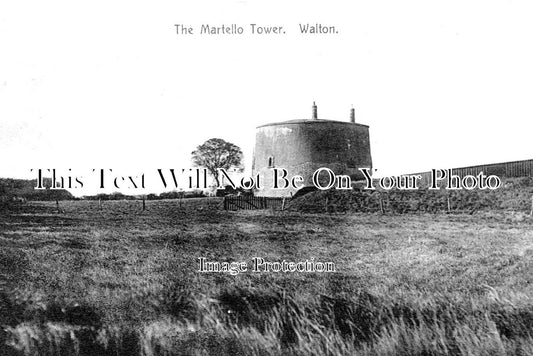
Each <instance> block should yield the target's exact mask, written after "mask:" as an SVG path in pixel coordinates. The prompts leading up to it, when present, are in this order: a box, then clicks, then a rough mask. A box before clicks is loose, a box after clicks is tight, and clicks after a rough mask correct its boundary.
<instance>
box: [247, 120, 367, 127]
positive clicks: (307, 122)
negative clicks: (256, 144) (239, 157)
mask: <svg viewBox="0 0 533 356" xmlns="http://www.w3.org/2000/svg"><path fill="white" fill-rule="evenodd" d="M323 124H343V125H350V126H352V125H358V126H364V127H369V126H368V125H364V124H360V123H357V122H355V123H354V122H349V121H337V120H323V119H296V120H287V121H280V122H271V123H269V124H264V125H259V126H257V128H260V127H265V126H275V125H323Z"/></svg>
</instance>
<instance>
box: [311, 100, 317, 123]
mask: <svg viewBox="0 0 533 356" xmlns="http://www.w3.org/2000/svg"><path fill="white" fill-rule="evenodd" d="M312 119H313V120H318V109H317V107H316V104H315V102H314V101H313V118H312Z"/></svg>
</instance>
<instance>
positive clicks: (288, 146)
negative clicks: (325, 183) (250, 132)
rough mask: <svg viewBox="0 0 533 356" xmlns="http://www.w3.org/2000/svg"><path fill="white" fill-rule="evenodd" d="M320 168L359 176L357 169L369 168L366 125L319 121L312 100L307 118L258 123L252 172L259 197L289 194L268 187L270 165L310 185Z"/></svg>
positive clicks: (352, 121)
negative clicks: (257, 178) (258, 182)
mask: <svg viewBox="0 0 533 356" xmlns="http://www.w3.org/2000/svg"><path fill="white" fill-rule="evenodd" d="M322 167H327V168H329V169H331V170H332V171H334V172H335V174H337V175H339V174H343V175H349V176H350V177H352V179H353V180H359V179H363V176H362V174H361V172H360V171H359V168H372V156H371V154H370V137H369V132H368V126H367V125H363V124H359V123H356V122H355V110H354V109H353V108H352V109H351V110H350V121H333V120H321V119H319V118H318V108H317V106H316V105H315V103H313V106H312V114H311V118H310V119H300V120H289V121H283V122H276V123H272V124H267V125H262V126H258V127H257V130H256V136H255V150H254V157H253V163H252V171H253V174H254V175H255V174H260V175H261V178H262V182H263V184H262V186H263V187H264V188H263V189H261V190H257V191H256V192H255V194H256V195H259V196H270V197H276V196H277V197H283V196H287V197H288V196H291V195H293V194H294V193H295V192H296V191H295V190H294V189H272V187H273V181H272V168H285V169H286V170H287V171H288V172H289V175H290V176H294V175H301V176H302V177H304V179H305V182H304V185H305V186H313V183H312V179H311V178H312V175H313V173H314V172H315V171H316V170H317V169H319V168H322Z"/></svg>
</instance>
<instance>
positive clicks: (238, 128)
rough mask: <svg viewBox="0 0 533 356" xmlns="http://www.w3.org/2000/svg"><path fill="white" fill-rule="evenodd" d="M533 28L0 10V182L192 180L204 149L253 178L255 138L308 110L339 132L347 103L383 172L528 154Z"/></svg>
mask: <svg viewBox="0 0 533 356" xmlns="http://www.w3.org/2000/svg"><path fill="white" fill-rule="evenodd" d="M532 18H533V5H532V4H531V2H530V1H512V0H508V1H464V0H463V1H427V0H424V1H409V0H408V1H397V0H395V1H393V0H390V1H385V0H383V1H309V0H306V1H291V2H288V1H246V0H239V1H226V0H216V1H176V0H173V1H158V2H148V1H142V2H141V1H85V2H81V1H16V2H15V1H12V2H7V1H6V2H2V3H1V4H0V157H1V161H2V164H1V165H0V177H18V178H34V177H35V174H34V173H32V172H30V169H37V168H57V169H67V168H71V169H73V170H74V171H76V172H80V171H86V170H90V169H92V168H113V169H117V170H119V169H122V170H124V171H125V172H128V174H135V173H137V172H145V171H149V170H153V169H154V168H182V167H189V166H190V165H191V163H190V153H191V151H192V150H194V148H195V147H196V146H198V145H199V144H201V143H202V142H204V141H205V140H207V139H209V138H212V137H220V138H223V139H225V140H228V141H230V142H233V143H235V144H237V145H239V146H240V147H241V148H242V149H243V152H244V155H245V160H246V165H247V167H248V168H249V167H250V164H251V156H252V151H253V145H254V138H255V127H256V126H258V125H262V124H265V123H270V122H276V121H284V120H290V119H300V118H309V117H310V115H311V105H312V102H313V101H316V103H317V105H318V112H319V118H321V119H332V120H346V121H348V120H349V109H350V107H351V105H352V104H353V106H354V107H355V110H356V120H357V121H358V122H360V123H364V124H367V125H369V126H370V137H371V150H372V156H373V162H374V167H375V168H378V170H379V171H381V172H382V174H398V173H410V172H418V171H425V170H429V169H431V168H445V167H459V166H465V165H475V164H483V163H493V162H500V161H509V160H520V159H530V158H533V144H532V140H531V135H532V130H531V129H532V124H531V123H532V121H533V65H532V63H533V45H532V44H533V21H531V19H532ZM251 23H255V24H258V25H264V26H283V27H284V30H285V32H286V33H285V34H282V35H271V36H264V35H263V36H261V35H252V34H250V33H249V32H250V31H249V25H250V24H251ZM306 23H311V24H315V23H321V24H323V25H330V26H335V28H336V29H337V30H338V32H339V33H338V34H335V35H304V34H301V33H300V29H299V24H306ZM175 24H184V25H190V26H192V27H193V28H194V29H195V31H196V33H195V34H194V35H186V36H185V35H178V34H176V28H175ZM202 24H209V25H213V26H220V25H222V24H225V25H231V24H237V25H238V26H242V27H243V28H244V30H245V34H243V35H237V36H236V35H200V34H199V30H200V26H201V25H202Z"/></svg>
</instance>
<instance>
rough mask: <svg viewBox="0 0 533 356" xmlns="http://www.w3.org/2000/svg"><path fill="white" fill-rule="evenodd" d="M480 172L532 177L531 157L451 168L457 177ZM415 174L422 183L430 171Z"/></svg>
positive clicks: (487, 174) (501, 175) (500, 175)
mask: <svg viewBox="0 0 533 356" xmlns="http://www.w3.org/2000/svg"><path fill="white" fill-rule="evenodd" d="M481 172H483V174H485V175H486V176H489V175H495V176H498V177H500V178H503V177H507V178H514V177H533V159H528V160H524V161H512V162H503V163H492V164H480V165H477V166H469V167H460V168H452V174H454V175H457V176H459V177H464V176H466V175H472V176H477V175H478V174H479V173H481ZM417 174H419V175H421V176H422V180H421V182H422V183H423V184H428V182H430V181H431V179H430V176H431V172H423V173H417Z"/></svg>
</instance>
